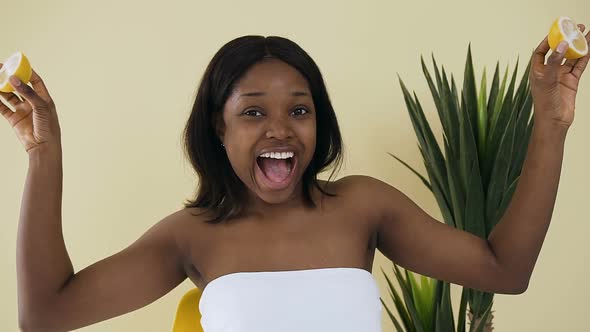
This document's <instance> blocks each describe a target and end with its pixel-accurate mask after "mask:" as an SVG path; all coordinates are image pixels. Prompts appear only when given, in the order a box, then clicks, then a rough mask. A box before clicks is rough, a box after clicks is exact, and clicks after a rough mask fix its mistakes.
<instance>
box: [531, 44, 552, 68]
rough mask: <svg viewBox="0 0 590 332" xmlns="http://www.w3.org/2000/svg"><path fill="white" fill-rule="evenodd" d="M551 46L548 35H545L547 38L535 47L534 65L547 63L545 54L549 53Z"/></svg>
mask: <svg viewBox="0 0 590 332" xmlns="http://www.w3.org/2000/svg"><path fill="white" fill-rule="evenodd" d="M549 50H550V47H549V41H548V39H547V37H545V39H543V41H542V42H541V43H540V44H539V46H537V48H536V49H535V52H533V59H532V62H533V65H534V66H543V65H545V56H546V55H547V52H549Z"/></svg>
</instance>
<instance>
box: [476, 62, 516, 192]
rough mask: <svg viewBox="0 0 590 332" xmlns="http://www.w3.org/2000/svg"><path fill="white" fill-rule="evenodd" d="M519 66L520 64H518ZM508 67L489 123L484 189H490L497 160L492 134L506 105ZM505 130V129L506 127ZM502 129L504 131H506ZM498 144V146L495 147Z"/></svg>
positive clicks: (484, 158) (483, 164)
mask: <svg viewBox="0 0 590 332" xmlns="http://www.w3.org/2000/svg"><path fill="white" fill-rule="evenodd" d="M517 66H518V64H517ZM508 69H509V67H508V65H507V66H506V70H505V71H504V77H503V78H502V85H501V86H500V90H499V91H498V96H497V98H496V102H495V103H494V108H493V111H492V113H491V115H490V117H491V119H490V123H489V128H488V138H487V139H486V142H487V145H486V153H485V155H484V156H483V158H482V159H483V160H484V162H483V163H482V165H481V167H482V168H481V174H482V178H483V181H482V182H483V185H484V188H488V186H489V182H490V176H491V173H492V166H493V160H494V158H495V153H496V151H497V147H498V146H497V145H498V142H497V141H492V133H494V132H495V131H496V125H497V123H498V119H499V116H500V111H501V110H502V107H503V105H504V101H505V99H506V98H505V97H504V95H505V90H506V82H507V79H508ZM504 128H505V127H504ZM504 128H502V129H504ZM494 144H496V145H494Z"/></svg>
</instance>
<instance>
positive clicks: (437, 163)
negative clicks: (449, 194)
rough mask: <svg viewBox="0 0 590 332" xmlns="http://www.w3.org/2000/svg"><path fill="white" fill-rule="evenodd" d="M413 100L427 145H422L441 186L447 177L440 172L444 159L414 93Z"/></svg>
mask: <svg viewBox="0 0 590 332" xmlns="http://www.w3.org/2000/svg"><path fill="white" fill-rule="evenodd" d="M414 100H415V103H416V114H417V115H418V120H419V121H420V126H422V129H423V131H424V138H425V141H426V144H427V146H426V147H424V148H425V150H426V152H428V154H429V155H430V157H431V159H430V160H431V161H432V166H433V167H432V168H433V173H434V175H435V177H436V179H437V181H439V183H441V184H443V186H445V185H446V182H447V179H446V178H445V177H443V175H442V174H444V173H443V170H444V168H445V166H444V165H445V161H444V157H443V154H442V152H441V149H440V146H439V145H438V143H437V142H436V138H435V137H434V133H433V132H432V129H431V128H430V124H429V123H428V121H427V120H426V116H425V115H424V110H423V109H422V105H421V104H420V101H419V100H418V96H416V94H415V93H414Z"/></svg>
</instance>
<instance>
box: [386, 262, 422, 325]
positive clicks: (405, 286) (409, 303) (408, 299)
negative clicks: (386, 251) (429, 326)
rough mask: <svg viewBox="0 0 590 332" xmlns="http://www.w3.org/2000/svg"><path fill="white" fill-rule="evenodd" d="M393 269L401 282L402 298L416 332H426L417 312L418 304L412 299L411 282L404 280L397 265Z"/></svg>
mask: <svg viewBox="0 0 590 332" xmlns="http://www.w3.org/2000/svg"><path fill="white" fill-rule="evenodd" d="M393 268H394V270H395V273H396V275H397V276H398V280H400V283H399V284H400V288H401V290H402V296H403V298H404V302H405V303H406V307H407V309H408V312H409V314H410V317H411V318H412V322H413V323H414V327H415V328H416V332H425V330H424V326H423V324H422V322H421V321H420V316H419V315H418V311H417V310H416V304H415V303H414V299H413V298H412V290H411V286H410V285H409V281H407V280H404V279H403V277H402V273H401V272H400V270H399V268H398V267H397V266H396V265H395V264H393Z"/></svg>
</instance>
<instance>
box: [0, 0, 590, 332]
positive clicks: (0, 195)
mask: <svg viewBox="0 0 590 332" xmlns="http://www.w3.org/2000/svg"><path fill="white" fill-rule="evenodd" d="M1 3H2V4H1V6H0V12H1V13H2V19H1V20H2V22H1V24H2V32H3V33H2V42H1V43H0V58H5V57H7V56H8V55H10V54H12V52H14V51H16V50H22V51H24V52H25V53H26V54H27V55H28V56H29V58H30V60H31V61H32V63H33V66H34V67H35V68H36V70H37V71H38V72H39V73H40V74H41V76H42V77H43V78H44V79H45V81H46V84H47V85H48V87H49V89H50V92H51V93H52V95H53V97H54V100H55V102H56V104H57V106H58V112H59V116H60V120H61V127H62V137H63V151H64V197H63V218H64V220H63V227H64V234H65V238H66V242H67V246H68V249H69V252H70V255H71V258H72V260H73V262H74V266H75V268H76V270H79V269H81V268H83V267H85V266H87V265H89V264H91V263H93V262H95V261H96V260H99V259H101V258H103V257H105V256H108V255H111V254H113V253H115V252H117V251H118V250H121V249H122V248H124V247H125V246H127V245H128V244H129V243H130V242H131V241H133V240H135V239H136V238H137V237H139V236H140V235H141V234H142V233H143V232H144V231H145V230H146V229H147V228H148V227H149V226H150V225H152V224H154V223H156V222H157V221H159V220H160V219H161V218H163V217H164V216H166V215H168V214H170V213H172V212H173V211H176V210H178V209H180V208H181V206H182V205H181V203H182V201H183V199H184V198H186V197H188V196H189V195H191V193H192V192H193V190H194V187H195V185H196V184H195V181H194V175H193V173H192V170H191V169H190V167H189V166H188V163H186V162H185V161H184V160H183V158H182V153H181V146H180V142H181V140H180V134H181V130H182V128H183V126H184V123H185V121H186V119H187V117H188V114H189V111H190V105H191V102H192V100H193V98H194V94H195V90H196V88H197V83H198V81H199V79H200V77H201V75H202V73H203V71H204V69H205V67H206V65H207V63H208V61H209V60H210V58H211V57H212V56H213V54H214V53H215V52H216V51H217V50H218V49H219V48H220V47H221V46H222V45H223V44H224V43H226V42H228V41H229V40H231V39H233V38H235V37H237V36H241V35H245V34H262V35H280V36H285V37H288V38H291V39H292V40H294V41H295V42H297V43H299V45H301V46H302V47H303V48H304V49H305V50H307V51H308V52H309V53H310V55H311V56H312V57H313V58H314V59H315V60H316V62H317V63H318V65H319V66H320V68H321V70H322V72H323V74H324V75H325V79H326V82H327V85H328V89H329V92H330V94H331V97H332V101H333V103H334V107H335V109H336V111H337V114H338V117H339V122H340V125H341V128H342V132H343V135H344V142H345V144H346V158H345V160H346V163H345V167H344V169H343V171H342V172H341V173H340V176H344V175H347V174H367V175H371V176H374V177H376V178H379V179H382V180H384V181H386V182H388V183H390V184H391V185H394V186H396V187H397V188H399V189H400V190H402V191H403V192H405V193H406V194H407V195H408V196H410V197H411V198H412V199H414V200H415V201H416V202H417V203H418V204H419V205H420V206H422V207H423V208H424V209H425V210H427V211H428V212H429V213H431V214H432V215H434V216H435V217H437V218H439V220H440V215H439V213H438V209H437V207H436V204H435V201H434V199H433V198H432V197H431V194H430V193H429V192H427V191H426V189H425V188H424V186H423V185H422V184H421V183H420V182H419V181H418V180H417V179H416V178H415V177H414V176H413V175H411V174H410V173H409V172H408V171H407V170H406V169H405V168H404V167H403V166H401V165H399V164H398V163H397V162H395V161H394V160H393V159H392V158H390V157H389V156H388V155H387V154H386V152H392V153H394V154H397V155H398V156H401V157H402V158H403V159H404V160H406V161H408V162H410V163H411V164H412V165H414V166H416V167H418V168H419V169H421V170H422V169H423V167H422V166H421V160H420V157H419V152H418V150H417V147H416V139H415V135H414V132H413V129H412V126H411V124H410V121H409V118H408V115H407V111H406V109H405V106H404V104H403V99H402V96H401V92H400V88H399V84H398V82H397V76H396V74H399V75H401V77H402V78H403V79H404V80H405V82H406V83H407V85H408V86H409V87H411V88H412V89H415V90H416V92H417V94H418V95H419V96H420V98H421V100H422V101H423V103H424V104H425V107H426V110H427V112H428V116H429V118H430V119H431V120H432V121H436V112H435V111H434V108H433V104H432V102H430V95H429V93H428V91H427V86H426V83H425V81H424V78H423V76H422V73H421V68H420V62H419V57H420V54H425V55H429V54H430V53H431V52H434V53H435V54H436V57H437V59H438V61H439V63H442V64H444V65H445V66H446V68H448V69H449V70H450V71H452V72H454V73H455V74H456V76H459V77H462V70H463V62H464V58H465V54H466V49H467V45H468V43H469V42H472V46H473V52H474V58H475V62H476V66H477V68H479V69H481V68H482V67H483V66H484V65H486V66H488V68H489V67H491V66H493V65H494V64H495V62H496V61H497V60H500V62H501V64H502V65H503V66H505V65H506V64H508V63H509V64H510V65H511V66H512V65H513V64H514V62H515V60H516V58H517V57H518V56H520V57H521V58H525V59H527V58H528V56H529V54H530V52H531V51H532V50H533V48H534V47H535V46H536V45H537V44H538V43H539V41H541V40H542V38H543V37H544V35H545V34H546V33H547V31H548V28H549V26H550V24H551V22H552V20H553V19H554V18H555V17H557V16H559V15H569V16H572V17H574V18H575V19H576V20H577V21H579V22H580V23H582V22H585V23H587V24H589V25H590V2H588V1H586V0H560V1H555V0H553V1H549V0H543V1H538V0H526V1H504V0H502V1H495V2H489V1H473V0H464V1H444V2H443V1H440V2H434V1H432V2H428V1H423V0H422V1H393V0H390V1H364V2H360V1H357V2H354V3H351V2H343V1H332V2H328V1H324V2H321V1H317V0H315V1H307V0H305V1H296V2H280V1H261V0H254V1H247V2H246V1H244V2H237V1H236V2H234V3H229V2H226V1H223V2H219V3H216V2H213V1H182V2H181V1H166V2H162V1H159V2H149V3H148V2H147V1H110V0H109V1H101V2H96V1H93V2H90V1H74V0H70V1H67V0H59V1H51V2H49V1H47V2H45V1H22V0H19V1H9V0H2V2H1ZM480 72H481V70H478V71H477V73H476V74H477V75H478V76H479V75H480ZM586 76H590V73H587V74H586ZM577 106H578V107H577V109H578V112H577V116H576V120H575V123H574V126H573V127H572V128H571V130H570V132H569V135H568V139H567V146H566V154H565V161H564V167H563V175H562V181H561V184H560V189H559V195H558V202H557V206H556V209H555V213H554V219H553V223H552V226H551V228H550V231H549V234H548V236H547V239H546V241H545V245H544V247H543V250H542V252H541V255H540V258H539V260H538V263H537V266H536V269H535V272H534V274H533V278H532V280H531V283H530V287H529V289H528V291H527V292H526V293H525V294H523V295H521V296H506V295H505V296H497V298H496V304H495V310H496V317H497V318H496V321H495V325H496V330H497V331H558V330H560V331H581V330H585V329H586V328H585V326H587V325H588V319H587V306H586V304H587V296H588V295H590V284H589V283H588V282H587V278H586V276H587V275H588V273H589V272H590V264H588V261H587V260H586V257H587V255H588V254H587V253H588V249H587V246H586V244H585V243H584V242H585V241H584V240H586V238H587V235H586V234H588V233H589V232H590V224H589V223H588V222H589V220H588V216H587V211H586V209H587V206H588V198H587V197H588V196H587V193H586V189H587V188H588V186H589V185H590V178H589V175H588V174H589V173H588V167H587V165H588V161H589V160H588V152H587V151H588V150H587V147H586V145H587V143H588V141H589V139H590V134H588V128H589V119H590V78H588V77H585V78H584V79H583V80H582V83H581V86H580V94H579V99H578V104H577ZM0 120H1V119H0ZM435 130H436V131H437V132H440V126H439V125H435ZM0 152H1V157H0V161H1V164H0V222H1V227H2V231H0V266H2V273H1V274H0V294H2V297H1V298H0V330H1V331H16V330H17V329H18V327H17V318H16V317H17V308H16V278H15V274H16V273H15V234H16V228H17V221H18V217H19V214H18V213H19V207H20V199H21V195H22V190H23V184H24V180H25V175H26V170H27V163H28V159H27V156H26V153H25V152H24V149H23V148H22V146H21V145H20V142H19V141H18V140H17V139H16V137H15V135H14V134H13V132H12V130H11V129H10V127H9V126H8V125H0ZM379 266H383V267H384V268H385V269H386V271H388V272H389V273H391V272H390V271H391V269H390V266H391V265H390V263H389V262H388V261H387V260H386V259H384V257H383V256H382V255H381V254H379V253H378V254H377V257H376V260H375V266H374V269H373V272H374V275H375V277H376V279H377V281H378V282H379V286H380V288H381V292H382V296H383V297H385V298H387V299H388V301H389V296H388V295H387V292H386V288H385V283H384V279H383V277H382V275H381V273H380V270H379ZM191 287H192V285H191V284H190V283H189V282H188V281H187V282H185V283H183V284H182V285H181V286H179V287H178V288H176V289H175V290H174V291H172V292H171V293H170V294H168V295H167V296H165V297H164V298H162V299H160V300H158V301H156V302H155V303H153V304H151V305H149V306H147V307H145V308H143V309H141V310H138V311H136V312H133V313H130V314H127V315H125V316H122V317H118V318H116V319H112V320H110V321H107V322H103V323H100V324H97V325H95V326H92V327H89V328H86V329H83V330H84V331H167V330H170V326H171V322H172V318H173V314H174V311H175V306H176V303H177V301H178V299H179V298H180V296H181V295H182V294H183V293H184V292H185V291H186V290H188V289H189V288H191ZM458 295H459V292H458V291H457V292H455V297H458ZM457 306H458V305H457V304H455V309H457ZM384 322H385V323H384V330H385V331H393V329H392V326H391V324H390V323H389V321H388V319H387V318H385V316H384Z"/></svg>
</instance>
